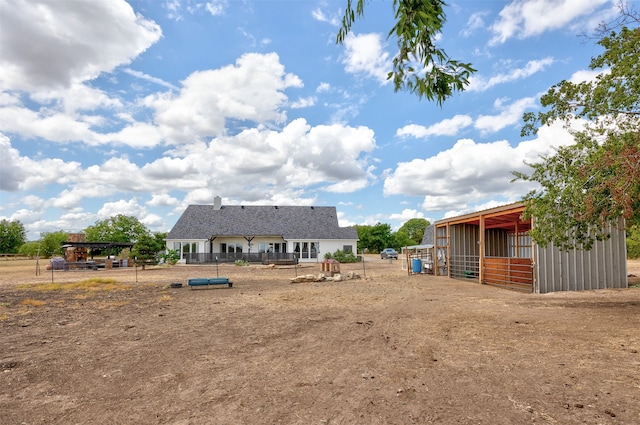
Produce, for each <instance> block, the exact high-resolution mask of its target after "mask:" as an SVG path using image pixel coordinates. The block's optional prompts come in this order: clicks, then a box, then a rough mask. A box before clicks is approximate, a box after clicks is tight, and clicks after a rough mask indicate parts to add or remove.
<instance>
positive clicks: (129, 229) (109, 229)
mask: <svg viewBox="0 0 640 425" xmlns="http://www.w3.org/2000/svg"><path fill="white" fill-rule="evenodd" d="M84 233H85V235H86V238H87V241H88V242H124V243H131V242H133V243H135V242H137V241H138V240H139V239H140V238H142V237H144V236H149V234H150V232H149V229H147V227H146V226H145V225H144V224H142V223H141V222H140V221H139V220H138V219H137V218H136V217H133V216H127V215H124V214H118V215H116V216H114V217H109V218H107V219H105V220H99V221H96V223H95V224H94V225H93V226H89V227H87V228H86V229H85V230H84ZM112 250H114V249H112ZM115 251H116V254H118V253H119V252H120V250H119V249H115Z"/></svg>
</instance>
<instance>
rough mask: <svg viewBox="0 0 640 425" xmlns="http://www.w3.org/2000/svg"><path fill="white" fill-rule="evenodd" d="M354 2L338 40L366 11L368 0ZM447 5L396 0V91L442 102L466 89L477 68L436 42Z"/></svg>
mask: <svg viewBox="0 0 640 425" xmlns="http://www.w3.org/2000/svg"><path fill="white" fill-rule="evenodd" d="M353 4H354V1H353V0H347V5H346V9H345V12H344V16H343V17H342V26H341V28H340V30H339V31H338V35H337V37H336V42H337V43H343V42H344V40H345V38H346V37H347V34H349V32H350V31H351V26H352V25H353V23H354V21H355V20H356V19H357V18H362V17H363V15H364V6H365V0H357V3H356V6H355V9H354V7H353ZM445 6H446V3H445V2H444V1H442V0H393V11H394V14H395V25H394V26H393V28H391V30H390V31H389V33H388V35H387V38H395V40H396V42H397V44H398V51H397V53H396V54H395V56H394V58H393V69H392V70H390V71H389V73H388V75H387V78H388V79H391V80H393V84H394V88H395V91H396V92H397V91H399V90H407V91H409V92H411V93H413V94H416V95H417V96H418V97H419V98H422V97H426V98H427V99H428V100H430V101H433V100H435V101H436V102H437V103H438V105H440V106H442V103H443V102H444V101H445V100H446V99H447V98H449V97H450V96H451V95H453V93H454V92H456V91H463V90H464V89H465V87H466V86H468V85H469V77H470V76H471V74H473V73H474V72H475V71H476V70H475V69H473V68H472V67H471V64H469V63H464V62H460V61H458V60H454V59H451V58H450V57H449V56H448V55H447V54H446V52H445V51H444V50H443V49H442V48H440V47H438V46H437V44H436V39H437V36H438V35H439V34H440V33H441V32H442V26H443V25H444V23H445V21H446V15H445V13H444V7H445Z"/></svg>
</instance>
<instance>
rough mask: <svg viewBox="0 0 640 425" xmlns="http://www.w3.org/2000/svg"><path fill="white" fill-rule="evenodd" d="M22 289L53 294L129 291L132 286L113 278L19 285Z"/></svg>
mask: <svg viewBox="0 0 640 425" xmlns="http://www.w3.org/2000/svg"><path fill="white" fill-rule="evenodd" d="M18 288H20V289H27V290H34V291H42V292H52V291H71V290H86V291H113V290H119V291H123V290H129V289H131V286H129V285H125V284H123V283H118V281H117V280H115V279H111V278H101V277H93V278H91V279H85V280H82V281H80V282H69V283H58V282H52V283H39V284H36V285H30V284H23V285H18Z"/></svg>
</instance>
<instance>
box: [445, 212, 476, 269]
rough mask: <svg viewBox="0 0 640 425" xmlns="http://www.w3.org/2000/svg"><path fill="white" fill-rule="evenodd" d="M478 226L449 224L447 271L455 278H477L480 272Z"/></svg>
mask: <svg viewBox="0 0 640 425" xmlns="http://www.w3.org/2000/svg"><path fill="white" fill-rule="evenodd" d="M478 241H480V227H478V226H473V225H470V224H454V225H452V226H449V249H450V251H449V259H450V264H449V269H450V270H449V272H450V276H451V277H455V278H477V277H478V276H479V273H480V245H479V244H478Z"/></svg>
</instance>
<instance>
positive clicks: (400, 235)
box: [355, 218, 431, 253]
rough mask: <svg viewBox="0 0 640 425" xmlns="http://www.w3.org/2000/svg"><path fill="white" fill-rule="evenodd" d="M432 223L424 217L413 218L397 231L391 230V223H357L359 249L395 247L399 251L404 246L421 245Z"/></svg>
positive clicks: (377, 250) (374, 250)
mask: <svg viewBox="0 0 640 425" xmlns="http://www.w3.org/2000/svg"><path fill="white" fill-rule="evenodd" d="M430 224H431V223H429V220H426V219H424V218H412V219H410V220H408V221H407V222H406V223H404V224H403V225H402V226H401V227H400V228H399V229H398V231H397V232H393V231H392V230H391V225H389V224H386V223H376V224H375V225H373V226H370V225H357V226H355V227H356V230H357V231H358V239H360V240H359V241H358V249H359V250H360V251H362V250H367V251H368V252H371V253H378V252H380V251H382V250H383V249H385V248H394V249H396V250H398V251H400V249H401V248H402V247H403V246H412V245H420V244H421V243H422V237H423V236H424V231H425V229H426V228H427V227H429V225H430Z"/></svg>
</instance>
